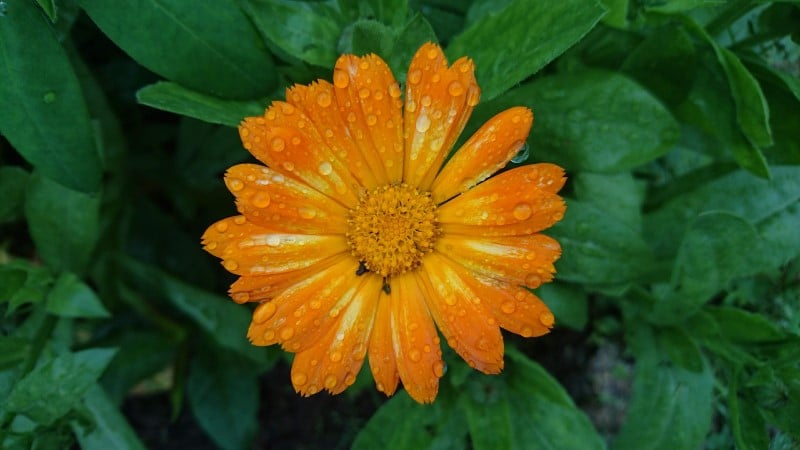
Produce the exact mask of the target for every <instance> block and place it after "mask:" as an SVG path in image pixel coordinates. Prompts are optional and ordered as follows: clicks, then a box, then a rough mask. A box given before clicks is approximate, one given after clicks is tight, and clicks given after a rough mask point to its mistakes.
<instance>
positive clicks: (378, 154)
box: [333, 55, 403, 188]
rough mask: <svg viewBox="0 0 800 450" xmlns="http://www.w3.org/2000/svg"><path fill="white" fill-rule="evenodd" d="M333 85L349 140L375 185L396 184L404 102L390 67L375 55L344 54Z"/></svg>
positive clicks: (400, 163) (400, 170)
mask: <svg viewBox="0 0 800 450" xmlns="http://www.w3.org/2000/svg"><path fill="white" fill-rule="evenodd" d="M333 85H334V92H335V93H336V103H337V105H338V107H339V113H340V114H341V116H342V118H343V119H344V120H345V123H346V125H347V129H348V131H349V133H348V137H349V138H350V139H351V140H353V141H355V143H356V144H357V146H358V147H359V149H360V150H361V154H362V155H363V156H364V159H366V160H367V162H368V164H369V166H370V168H371V169H372V171H373V172H374V174H375V177H376V178H377V180H378V185H382V184H387V183H397V182H399V181H400V180H401V178H402V175H403V128H402V121H403V117H402V115H401V111H402V107H403V102H402V101H401V100H400V88H399V86H398V84H397V81H396V80H395V78H394V75H392V71H391V70H390V69H389V66H388V65H386V63H385V62H384V61H383V60H382V59H381V58H380V57H378V56H376V55H366V56H363V57H357V56H354V55H343V56H341V57H340V58H339V60H338V61H336V66H335V67H334V69H333ZM376 186H377V185H376ZM376 186H368V187H370V188H371V187H376Z"/></svg>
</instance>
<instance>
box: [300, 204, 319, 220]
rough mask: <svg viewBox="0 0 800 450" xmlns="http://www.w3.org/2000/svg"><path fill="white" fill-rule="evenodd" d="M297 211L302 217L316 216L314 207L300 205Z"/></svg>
mask: <svg viewBox="0 0 800 450" xmlns="http://www.w3.org/2000/svg"><path fill="white" fill-rule="evenodd" d="M297 212H298V214H300V217H302V218H303V219H313V218H314V217H316V216H317V210H316V209H314V208H309V207H307V206H302V207H300V209H299V210H298V211H297Z"/></svg>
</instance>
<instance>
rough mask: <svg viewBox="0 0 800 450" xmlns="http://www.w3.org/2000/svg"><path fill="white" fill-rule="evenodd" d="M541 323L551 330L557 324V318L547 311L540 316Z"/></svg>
mask: <svg viewBox="0 0 800 450" xmlns="http://www.w3.org/2000/svg"><path fill="white" fill-rule="evenodd" d="M539 322H541V323H542V325H544V326H546V327H548V328H550V327H552V326H553V324H554V323H555V322H556V318H555V317H553V313H551V312H550V311H545V312H543V313H542V314H540V315H539Z"/></svg>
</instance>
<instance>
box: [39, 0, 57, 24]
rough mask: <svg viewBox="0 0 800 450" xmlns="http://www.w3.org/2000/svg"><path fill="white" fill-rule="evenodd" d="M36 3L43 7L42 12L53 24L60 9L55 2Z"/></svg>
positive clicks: (40, 1)
mask: <svg viewBox="0 0 800 450" xmlns="http://www.w3.org/2000/svg"><path fill="white" fill-rule="evenodd" d="M36 3H38V4H39V6H41V7H42V10H43V11H44V13H45V14H47V18H48V19H50V21H51V22H55V21H56V19H57V18H58V7H57V6H56V1H55V0H36Z"/></svg>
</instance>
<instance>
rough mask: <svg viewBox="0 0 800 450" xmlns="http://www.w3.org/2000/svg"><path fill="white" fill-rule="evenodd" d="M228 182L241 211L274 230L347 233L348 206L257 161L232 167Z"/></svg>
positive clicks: (226, 177)
mask: <svg viewBox="0 0 800 450" xmlns="http://www.w3.org/2000/svg"><path fill="white" fill-rule="evenodd" d="M225 184H226V185H228V189H229V190H230V191H231V192H232V193H233V195H235V196H236V206H237V208H238V209H239V212H240V213H242V214H243V215H244V216H245V217H247V219H248V220H249V221H251V222H253V223H254V224H256V225H260V226H262V227H264V228H266V229H269V230H271V231H278V232H287V233H301V234H344V233H345V232H346V231H347V221H346V220H345V217H346V215H347V210H346V209H345V208H344V207H342V205H340V204H339V203H336V202H332V201H331V200H330V199H329V198H328V197H326V196H324V195H322V194H321V193H319V192H318V191H316V190H314V189H311V188H310V187H308V186H306V185H305V184H304V183H301V182H298V181H296V180H294V179H291V178H289V177H286V176H284V175H282V174H280V173H278V172H276V171H274V170H271V169H268V168H266V167H264V166H260V165H257V164H239V165H236V166H233V167H231V168H230V169H228V172H227V173H226V174H225Z"/></svg>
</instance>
